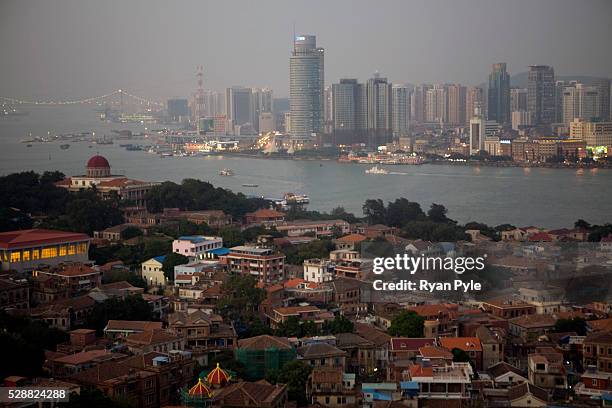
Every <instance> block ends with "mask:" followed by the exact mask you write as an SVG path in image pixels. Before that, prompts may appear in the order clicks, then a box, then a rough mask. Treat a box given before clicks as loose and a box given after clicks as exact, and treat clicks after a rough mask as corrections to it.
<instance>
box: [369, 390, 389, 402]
mask: <svg viewBox="0 0 612 408" xmlns="http://www.w3.org/2000/svg"><path fill="white" fill-rule="evenodd" d="M372 397H373V398H374V400H375V401H391V395H389V394H385V393H382V392H377V391H374V392H373V393H372Z"/></svg>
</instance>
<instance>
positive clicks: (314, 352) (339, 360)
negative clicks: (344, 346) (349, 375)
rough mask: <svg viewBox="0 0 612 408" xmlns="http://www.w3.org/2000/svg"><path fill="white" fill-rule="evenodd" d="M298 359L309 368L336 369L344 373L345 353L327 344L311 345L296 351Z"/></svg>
mask: <svg viewBox="0 0 612 408" xmlns="http://www.w3.org/2000/svg"><path fill="white" fill-rule="evenodd" d="M297 353H298V359H300V360H303V361H304V363H306V364H308V365H310V366H311V367H332V368H333V367H336V368H341V369H342V370H343V372H344V369H345V367H346V356H347V352H346V351H344V350H340V349H339V348H337V347H335V346H332V345H331V344H329V343H313V344H309V345H306V346H303V347H300V348H298V349H297Z"/></svg>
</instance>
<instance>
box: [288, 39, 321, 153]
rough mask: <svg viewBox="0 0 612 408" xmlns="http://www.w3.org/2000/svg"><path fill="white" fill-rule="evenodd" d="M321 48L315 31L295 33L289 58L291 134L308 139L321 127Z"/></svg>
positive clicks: (299, 138) (295, 139)
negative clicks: (306, 33)
mask: <svg viewBox="0 0 612 408" xmlns="http://www.w3.org/2000/svg"><path fill="white" fill-rule="evenodd" d="M323 66H324V51H323V48H317V38H316V36H314V35H298V36H296V37H295V39H294V42H293V52H292V53H291V58H290V60H289V111H290V113H291V137H292V139H293V140H294V141H296V142H304V141H310V140H312V138H313V135H314V134H316V133H320V132H321V131H322V130H323V119H324V117H323V88H324V68H323Z"/></svg>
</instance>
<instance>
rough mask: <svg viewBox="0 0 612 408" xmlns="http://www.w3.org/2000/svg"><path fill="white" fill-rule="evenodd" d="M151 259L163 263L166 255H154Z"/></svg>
mask: <svg viewBox="0 0 612 408" xmlns="http://www.w3.org/2000/svg"><path fill="white" fill-rule="evenodd" d="M153 259H155V260H156V261H157V262H159V263H164V261H165V260H166V255H160V256H154V257H153Z"/></svg>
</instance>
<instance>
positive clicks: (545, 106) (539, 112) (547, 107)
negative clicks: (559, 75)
mask: <svg viewBox="0 0 612 408" xmlns="http://www.w3.org/2000/svg"><path fill="white" fill-rule="evenodd" d="M527 110H528V111H529V112H531V113H532V115H533V116H532V117H533V121H534V123H535V124H536V125H549V124H551V123H553V122H554V120H555V70H554V69H553V67H549V66H548V65H531V66H530V67H529V75H528V79H527Z"/></svg>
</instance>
